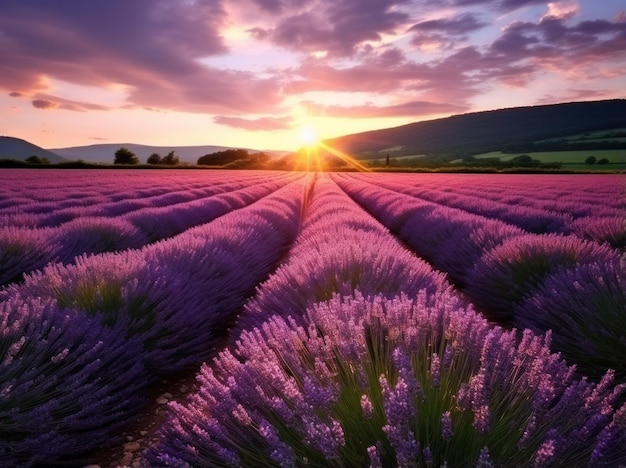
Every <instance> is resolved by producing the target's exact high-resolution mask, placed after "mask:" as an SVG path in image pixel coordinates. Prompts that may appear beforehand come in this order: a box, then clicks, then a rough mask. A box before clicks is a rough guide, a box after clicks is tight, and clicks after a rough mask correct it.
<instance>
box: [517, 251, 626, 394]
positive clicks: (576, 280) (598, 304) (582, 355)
mask: <svg viewBox="0 0 626 468" xmlns="http://www.w3.org/2000/svg"><path fill="white" fill-rule="evenodd" d="M514 323H515V325H516V326H518V327H526V328H531V329H533V330H535V331H537V332H545V331H546V330H552V337H553V340H552V343H553V349H555V350H556V351H559V352H560V353H562V354H563V356H564V357H565V358H566V359H567V360H568V361H569V362H572V363H576V365H577V367H578V368H579V370H580V371H581V372H582V373H584V374H585V375H589V376H592V377H595V378H597V379H599V378H600V377H601V375H602V374H603V373H604V372H605V371H606V369H608V368H611V369H614V370H615V374H616V378H617V380H618V381H621V382H626V262H623V261H622V262H621V263H620V262H619V261H615V262H606V263H596V264H588V265H580V266H579V267H577V268H575V269H572V270H565V271H562V272H558V273H556V274H554V275H552V276H550V277H549V278H547V279H546V281H545V282H544V283H543V284H541V285H540V286H539V287H538V288H536V289H535V290H534V292H533V294H532V295H531V296H529V297H527V298H526V299H525V300H524V301H523V302H522V303H520V304H519V306H517V307H516V308H515V321H514Z"/></svg>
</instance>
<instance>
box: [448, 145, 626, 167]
mask: <svg viewBox="0 0 626 468" xmlns="http://www.w3.org/2000/svg"><path fill="white" fill-rule="evenodd" d="M522 154H527V155H528V156H530V157H531V158H533V159H537V160H539V161H541V162H542V163H557V162H558V163H563V167H564V168H567V169H577V168H578V169H584V170H586V171H590V170H599V171H600V170H604V171H607V170H611V171H612V170H623V169H625V168H626V150H618V149H606V150H585V151H582V150H577V151H543V152H528V153H515V154H513V153H503V152H501V151H493V152H490V153H483V154H477V155H475V156H474V157H475V158H477V159H485V158H499V159H500V160H501V161H510V160H511V159H513V158H515V157H516V156H521V155H522ZM589 156H595V157H596V159H598V160H600V159H602V158H606V159H608V160H609V161H610V164H594V165H589V164H585V159H587V158H588V157H589ZM458 162H460V161H458Z"/></svg>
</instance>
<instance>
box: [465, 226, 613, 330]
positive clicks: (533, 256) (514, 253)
mask: <svg viewBox="0 0 626 468" xmlns="http://www.w3.org/2000/svg"><path fill="white" fill-rule="evenodd" d="M615 257H616V252H615V251H613V250H612V249H610V248H609V247H608V246H602V245H598V244H596V243H595V242H589V241H584V240H581V239H578V238H577V237H574V236H559V235H553V234H550V235H541V236H538V235H532V234H529V235H525V236H518V237H514V238H511V239H509V240H506V241H505V242H503V243H502V244H501V245H499V246H497V247H495V248H494V249H492V250H488V251H486V253H484V254H483V255H482V257H481V258H480V260H479V261H478V262H477V263H476V265H475V266H474V269H473V271H472V272H471V274H470V275H468V277H467V288H466V292H467V294H468V295H469V296H470V298H471V300H472V303H473V304H474V305H476V307H477V308H478V309H480V310H481V311H483V312H484V313H486V314H487V315H488V316H489V317H491V318H493V319H495V320H499V321H509V320H512V319H513V318H514V312H513V309H514V307H515V304H517V303H519V302H520V301H521V300H522V299H523V297H524V296H525V295H528V294H531V293H532V292H533V289H534V288H536V287H538V286H540V285H541V283H542V282H543V281H544V280H545V279H546V278H547V277H548V276H549V275H552V274H555V273H557V272H559V271H562V270H567V269H574V268H577V267H578V266H579V265H582V264H589V263H596V262H605V261H611V260H614V259H615Z"/></svg>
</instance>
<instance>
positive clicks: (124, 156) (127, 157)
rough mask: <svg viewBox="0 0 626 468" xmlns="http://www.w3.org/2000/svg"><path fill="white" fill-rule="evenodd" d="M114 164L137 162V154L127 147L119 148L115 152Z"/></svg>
mask: <svg viewBox="0 0 626 468" xmlns="http://www.w3.org/2000/svg"><path fill="white" fill-rule="evenodd" d="M113 163H114V164H139V159H138V158H137V155H135V153H133V152H132V151H131V150H129V149H128V148H124V147H122V148H120V149H118V150H117V151H116V152H115V161H114V162H113Z"/></svg>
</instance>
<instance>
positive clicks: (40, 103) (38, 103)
mask: <svg viewBox="0 0 626 468" xmlns="http://www.w3.org/2000/svg"><path fill="white" fill-rule="evenodd" d="M33 107H34V108H36V109H54V108H55V107H57V106H56V104H55V103H54V102H52V101H47V100H45V99H34V100H33Z"/></svg>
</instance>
